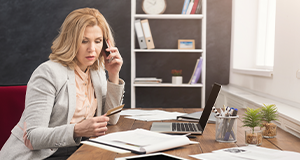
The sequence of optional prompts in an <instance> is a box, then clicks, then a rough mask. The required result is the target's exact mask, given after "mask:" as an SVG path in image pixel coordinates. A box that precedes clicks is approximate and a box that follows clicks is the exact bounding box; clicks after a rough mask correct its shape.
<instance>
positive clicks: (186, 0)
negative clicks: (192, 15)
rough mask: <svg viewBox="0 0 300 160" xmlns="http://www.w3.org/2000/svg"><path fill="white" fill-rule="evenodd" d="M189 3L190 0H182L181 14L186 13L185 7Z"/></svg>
mask: <svg viewBox="0 0 300 160" xmlns="http://www.w3.org/2000/svg"><path fill="white" fill-rule="evenodd" d="M189 4H190V0H185V1H184V3H183V8H182V11H181V14H186V11H187V9H188V7H189Z"/></svg>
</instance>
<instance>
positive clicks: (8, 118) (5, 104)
mask: <svg viewBox="0 0 300 160" xmlns="http://www.w3.org/2000/svg"><path fill="white" fill-rule="evenodd" d="M26 88H27V86H26V85H18V86H0V126H1V136H0V148H2V146H3V145H4V143H5V142H6V140H7V139H8V138H9V136H10V134H11V130H12V129H13V128H14V126H15V125H16V124H17V123H18V122H19V120H20V118H21V115H22V113H23V111H24V108H25V95H26Z"/></svg>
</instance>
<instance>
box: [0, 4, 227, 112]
mask: <svg viewBox="0 0 300 160" xmlns="http://www.w3.org/2000/svg"><path fill="white" fill-rule="evenodd" d="M137 1H138V2H137V13H143V11H142V10H141V7H140V6H141V2H142V0H137ZM183 2H184V0H176V1H175V0H167V9H166V11H165V13H171V14H172V13H181V10H182V6H183ZM0 4H1V5H0V49H1V58H0V85H14V84H26V83H27V82H28V80H29V78H30V76H31V74H32V72H33V71H34V69H35V68H36V67H37V66H38V65H39V64H41V63H42V62H44V61H46V60H48V56H49V54H50V52H51V49H50V47H51V45H52V41H53V40H54V38H55V37H56V36H57V34H58V30H59V27H60V26H61V24H62V22H63V21H64V19H65V17H66V16H67V15H68V14H69V13H70V12H71V11H73V10H74V9H77V8H82V7H93V8H97V9H99V10H100V12H101V13H102V14H103V15H104V16H105V18H106V19H107V21H108V23H109V24H110V25H111V27H112V29H113V31H114V35H115V40H116V44H117V47H118V48H119V51H120V53H121V54H122V57H123V59H124V64H123V67H122V70H121V73H120V76H121V77H122V78H123V79H124V80H125V81H126V86H125V90H126V94H125V97H124V103H125V104H128V105H126V106H127V107H129V106H130V37H131V35H130V25H131V24H130V23H131V22H130V16H131V1H130V0H110V1H108V0H84V1H83V0H63V1H61V0H51V1H50V0H26V1H24V0H12V1H7V0H0ZM207 7H208V9H207V15H208V17H207V66H206V67H207V75H206V77H207V78H206V82H207V85H206V88H207V90H206V93H207V94H208V93H209V91H210V89H211V85H212V84H213V83H214V82H219V83H221V84H227V83H228V82H229V59H230V58H229V55H230V34H231V33H230V30H231V0H208V5H207ZM149 22H150V27H151V31H152V35H153V39H154V43H155V46H156V48H177V39H185V38H191V39H195V40H196V48H201V45H200V44H201V38H200V35H201V27H199V26H201V25H200V24H201V20H149ZM136 46H137V44H136ZM197 58H199V54H197V53H184V54H181V53H142V54H137V76H155V77H160V78H163V81H164V82H171V74H170V72H171V70H172V69H182V70H183V82H184V83H187V82H188V81H189V79H190V76H191V74H192V72H193V68H194V65H195V62H196V59H197ZM136 93H137V97H136V98H137V102H136V104H137V107H199V105H200V102H201V101H200V97H201V96H200V88H137V90H136Z"/></svg>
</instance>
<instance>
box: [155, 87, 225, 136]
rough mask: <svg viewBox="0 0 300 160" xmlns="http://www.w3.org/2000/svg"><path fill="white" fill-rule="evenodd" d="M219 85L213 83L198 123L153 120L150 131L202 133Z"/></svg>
mask: <svg viewBox="0 0 300 160" xmlns="http://www.w3.org/2000/svg"><path fill="white" fill-rule="evenodd" d="M220 89H221V85H220V84H217V83H215V84H214V86H213V88H212V90H211V92H210V95H209V97H208V100H207V102H206V105H205V108H204V110H203V112H202V115H201V117H200V119H199V122H198V123H188V122H153V123H152V126H151V129H150V131H154V132H161V133H173V134H187V133H191V134H202V133H203V131H204V128H205V126H206V124H207V122H208V119H209V116H210V114H211V110H212V107H213V106H214V104H215V102H216V99H217V97H218V94H219V92H220Z"/></svg>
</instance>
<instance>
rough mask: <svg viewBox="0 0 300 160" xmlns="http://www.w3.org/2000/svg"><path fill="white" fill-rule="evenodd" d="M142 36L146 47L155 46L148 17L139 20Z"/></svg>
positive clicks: (151, 47)
mask: <svg viewBox="0 0 300 160" xmlns="http://www.w3.org/2000/svg"><path fill="white" fill-rule="evenodd" d="M141 24H142V29H143V33H144V37H145V40H146V45H147V48H148V49H153V48H155V46H154V42H153V38H152V34H151V30H150V25H149V21H148V19H143V20H141Z"/></svg>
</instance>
